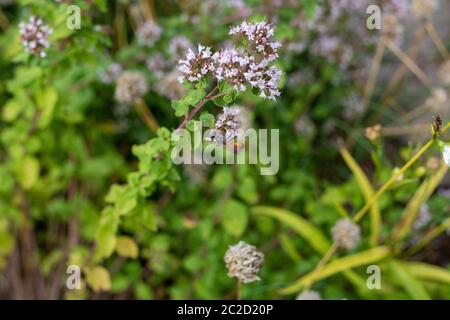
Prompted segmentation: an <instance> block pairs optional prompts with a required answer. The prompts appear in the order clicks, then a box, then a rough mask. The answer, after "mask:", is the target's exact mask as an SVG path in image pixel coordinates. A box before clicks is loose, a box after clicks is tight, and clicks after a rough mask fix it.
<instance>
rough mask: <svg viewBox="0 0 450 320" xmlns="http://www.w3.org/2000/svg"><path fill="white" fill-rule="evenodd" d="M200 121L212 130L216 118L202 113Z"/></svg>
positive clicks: (207, 113)
mask: <svg viewBox="0 0 450 320" xmlns="http://www.w3.org/2000/svg"><path fill="white" fill-rule="evenodd" d="M199 119H200V121H202V122H203V123H204V124H205V125H206V126H207V127H208V128H212V127H213V126H214V123H215V121H216V120H215V119H214V116H213V115H212V114H211V113H209V112H206V111H205V112H202V113H201V114H200V117H199Z"/></svg>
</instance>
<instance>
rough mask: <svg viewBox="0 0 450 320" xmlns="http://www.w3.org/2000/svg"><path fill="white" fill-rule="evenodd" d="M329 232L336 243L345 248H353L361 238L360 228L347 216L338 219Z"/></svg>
mask: <svg viewBox="0 0 450 320" xmlns="http://www.w3.org/2000/svg"><path fill="white" fill-rule="evenodd" d="M331 233H332V235H333V239H334V241H335V242H336V243H337V245H338V246H339V247H341V248H344V249H347V250H351V249H353V248H355V247H356V246H357V245H358V243H359V241H360V240H361V228H360V227H359V226H358V225H357V224H356V223H354V222H353V221H351V220H350V219H348V218H343V219H340V220H338V222H336V224H335V225H334V227H333V228H332V229H331Z"/></svg>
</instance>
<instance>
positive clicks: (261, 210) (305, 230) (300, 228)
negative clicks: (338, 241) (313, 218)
mask: <svg viewBox="0 0 450 320" xmlns="http://www.w3.org/2000/svg"><path fill="white" fill-rule="evenodd" d="M251 212H252V214H254V215H264V216H269V217H272V218H275V219H278V220H279V221H281V222H282V223H284V224H286V225H287V226H289V227H290V228H292V229H293V230H294V231H296V232H297V233H298V234H299V235H300V236H301V237H302V238H303V239H304V240H305V241H307V242H308V243H309V244H310V245H311V247H313V248H314V249H315V250H316V251H317V252H318V253H321V254H324V253H325V252H327V250H328V249H329V248H330V246H331V244H330V241H329V240H328V239H327V238H326V237H325V236H324V235H323V234H322V232H321V231H320V230H319V229H317V228H316V227H315V226H313V225H312V224H311V223H309V222H308V221H306V220H305V219H303V218H301V217H300V216H299V215H296V214H295V213H293V212H290V211H288V210H284V209H279V208H274V207H253V208H252V209H251Z"/></svg>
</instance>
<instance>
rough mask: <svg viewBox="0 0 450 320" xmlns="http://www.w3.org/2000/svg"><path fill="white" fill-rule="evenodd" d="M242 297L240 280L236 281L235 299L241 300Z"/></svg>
mask: <svg viewBox="0 0 450 320" xmlns="http://www.w3.org/2000/svg"><path fill="white" fill-rule="evenodd" d="M241 297H242V283H241V280H240V279H238V280H237V290H236V299H237V300H241Z"/></svg>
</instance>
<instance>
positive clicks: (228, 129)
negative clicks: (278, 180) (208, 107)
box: [211, 107, 241, 143]
mask: <svg viewBox="0 0 450 320" xmlns="http://www.w3.org/2000/svg"><path fill="white" fill-rule="evenodd" d="M240 112H241V110H240V109H239V108H232V107H224V108H223V113H221V114H220V115H219V116H218V118H217V120H216V123H215V125H214V128H213V129H212V130H211V139H212V140H213V141H215V142H218V143H227V142H230V141H232V140H233V139H234V138H236V137H237V135H238V130H239V129H241V121H240V118H239V116H240Z"/></svg>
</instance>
